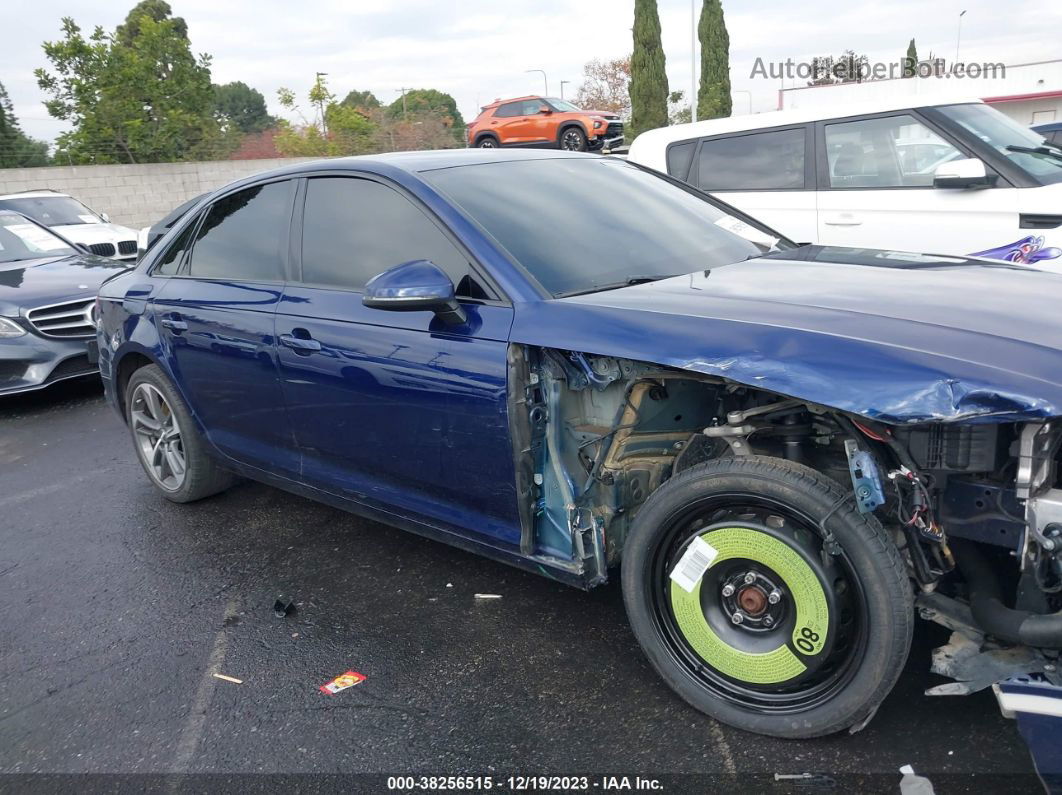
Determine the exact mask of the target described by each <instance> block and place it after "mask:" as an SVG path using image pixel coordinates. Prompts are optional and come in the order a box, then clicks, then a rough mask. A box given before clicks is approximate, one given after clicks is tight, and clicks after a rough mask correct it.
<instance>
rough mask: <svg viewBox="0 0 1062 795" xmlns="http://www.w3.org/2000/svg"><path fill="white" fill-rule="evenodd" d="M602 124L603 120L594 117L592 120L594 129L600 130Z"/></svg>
mask: <svg viewBox="0 0 1062 795" xmlns="http://www.w3.org/2000/svg"><path fill="white" fill-rule="evenodd" d="M604 126H605V123H604V122H603V121H601V120H600V119H595V120H594V129H595V130H600V129H601V128H602V127H604Z"/></svg>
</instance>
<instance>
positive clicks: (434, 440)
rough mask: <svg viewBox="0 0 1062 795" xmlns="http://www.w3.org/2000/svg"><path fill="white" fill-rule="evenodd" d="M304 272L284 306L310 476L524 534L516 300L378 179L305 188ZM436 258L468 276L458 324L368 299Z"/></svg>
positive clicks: (344, 490) (285, 361)
mask: <svg viewBox="0 0 1062 795" xmlns="http://www.w3.org/2000/svg"><path fill="white" fill-rule="evenodd" d="M302 191H303V196H302V199H301V203H302V204H303V205H304V209H303V213H302V218H303V220H302V224H301V232H297V234H298V235H299V238H298V239H297V240H296V241H295V246H294V247H293V250H294V251H297V252H298V254H299V258H300V260H301V268H300V274H301V275H300V277H299V280H298V281H297V282H295V283H291V284H289V285H288V286H287V288H286V289H285V291H284V298H283V302H282V303H281V306H280V309H279V311H278V314H277V335H278V339H279V341H280V348H279V351H280V354H279V361H280V372H281V376H282V384H283V390H284V395H285V398H286V402H287V406H288V414H289V416H290V417H291V421H292V427H293V430H294V434H295V439H296V440H297V442H298V445H299V449H300V451H301V454H302V471H303V479H304V480H305V481H306V482H308V483H310V484H311V485H313V486H316V487H318V488H321V489H324V490H325V491H328V492H330V493H333V494H336V495H338V496H341V497H345V498H347V499H350V500H353V501H356V502H360V503H364V504H368V505H371V506H373V507H376V508H382V509H385V510H389V511H392V512H395V513H398V514H400V515H403V516H406V517H410V518H415V519H418V520H424V519H427V520H428V521H429V522H432V523H434V524H436V525H437V526H442V527H444V528H448V529H450V530H452V531H454V532H460V533H462V534H469V533H470V534H471V535H473V536H477V537H479V538H480V539H481V540H486V541H488V542H490V543H498V542H501V543H503V544H509V545H513V546H515V545H517V544H518V543H519V537H520V526H519V516H518V514H517V498H516V491H515V475H514V467H513V451H512V445H511V442H510V440H509V426H508V411H507V391H506V381H507V348H508V345H507V340H508V334H509V328H510V326H511V325H512V314H513V311H512V307H511V306H509V305H508V304H507V302H503V301H501V300H498V299H499V298H500V296H499V294H498V293H497V292H496V291H495V290H494V288H493V287H491V286H490V285H489V284H488V283H487V281H486V279H485V278H484V277H483V276H482V275H481V274H480V273H479V272H478V271H477V270H476V268H475V267H474V266H473V265H472V264H470V257H469V256H468V254H467V253H466V252H465V251H464V249H463V248H461V247H460V246H459V245H458V244H457V243H456V241H455V240H454V239H453V238H452V237H451V236H450V235H449V233H448V232H447V231H446V230H445V229H444V228H443V227H442V226H441V225H440V224H439V223H438V222H437V221H436V220H435V219H434V217H433V216H431V215H430V214H429V213H428V212H427V211H426V210H425V209H424V208H423V207H421V206H420V205H419V204H418V203H417V202H415V201H414V200H413V199H412V198H411V197H410V196H408V195H407V194H405V193H404V192H402V191H400V190H399V189H398V188H397V187H395V186H393V185H391V184H389V183H384V182H381V181H377V180H375V179H370V178H360V177H352V176H319V177H313V178H309V179H307V180H306V181H305V183H304V187H303V189H302ZM416 259H429V260H431V261H432V262H434V263H435V264H436V265H438V266H439V267H441V268H442V269H443V270H445V271H446V272H447V273H448V274H449V275H450V277H451V279H452V280H453V282H454V284H455V285H456V292H457V295H458V297H459V298H460V299H462V300H461V303H462V305H463V306H464V309H465V312H466V313H467V315H468V323H467V324H466V325H463V326H459V327H449V326H446V325H444V324H442V323H441V322H440V321H439V320H437V319H436V318H435V317H434V315H433V314H432V313H430V312H391V311H384V310H380V309H369V308H367V307H365V306H364V305H363V304H362V293H363V290H364V287H365V284H366V282H368V280H369V279H371V278H372V277H373V276H376V275H377V274H379V273H381V272H383V271H385V270H387V269H388V268H391V267H394V266H396V265H399V264H402V263H404V262H408V261H410V260H416Z"/></svg>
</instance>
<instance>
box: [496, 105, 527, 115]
mask: <svg viewBox="0 0 1062 795" xmlns="http://www.w3.org/2000/svg"><path fill="white" fill-rule="evenodd" d="M523 107H524V103H523V102H506V103H505V104H504V105H499V106H498V109H497V110H495V111H494V116H495V117H496V118H497V117H499V116H500V117H502V118H505V117H508V116H521V115H523V114H522V112H521V111H522V110H523Z"/></svg>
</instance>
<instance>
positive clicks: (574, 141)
mask: <svg viewBox="0 0 1062 795" xmlns="http://www.w3.org/2000/svg"><path fill="white" fill-rule="evenodd" d="M561 146H562V147H563V148H564V149H567V150H569V151H572V152H578V151H581V150H582V148H583V138H582V136H581V135H580V134H579V131H578V130H565V132H564V135H562V136H561Z"/></svg>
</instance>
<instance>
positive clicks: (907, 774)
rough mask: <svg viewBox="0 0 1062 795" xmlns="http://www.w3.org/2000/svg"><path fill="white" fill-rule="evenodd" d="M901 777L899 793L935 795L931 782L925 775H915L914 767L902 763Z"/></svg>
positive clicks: (903, 794) (904, 794)
mask: <svg viewBox="0 0 1062 795" xmlns="http://www.w3.org/2000/svg"><path fill="white" fill-rule="evenodd" d="M900 772H901V773H903V778H902V779H900V793H901V795H935V793H934V791H933V782H931V781H930V780H929V779H928V778H926V777H925V776H916V775H915V772H914V768H913V767H911V766H910V765H904V766H903V767H901V768H900Z"/></svg>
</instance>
